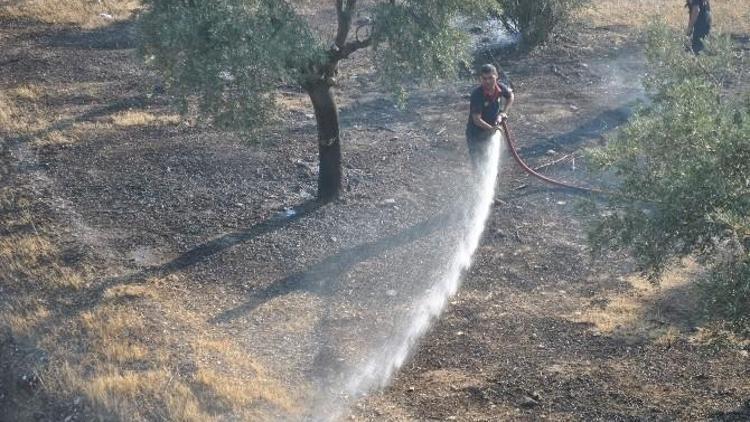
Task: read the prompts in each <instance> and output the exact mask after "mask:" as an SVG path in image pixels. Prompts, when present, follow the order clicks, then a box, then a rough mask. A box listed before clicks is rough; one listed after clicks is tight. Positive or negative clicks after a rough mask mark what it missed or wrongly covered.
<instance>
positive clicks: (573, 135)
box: [518, 102, 637, 158]
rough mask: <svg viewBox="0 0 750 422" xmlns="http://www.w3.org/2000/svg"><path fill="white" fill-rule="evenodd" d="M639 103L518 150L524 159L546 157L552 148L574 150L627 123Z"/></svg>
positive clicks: (624, 106) (608, 111)
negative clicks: (585, 142)
mask: <svg viewBox="0 0 750 422" xmlns="http://www.w3.org/2000/svg"><path fill="white" fill-rule="evenodd" d="M636 104H637V102H632V103H629V104H625V105H622V106H620V107H617V108H613V109H609V110H604V111H602V112H601V113H599V114H598V115H597V116H595V117H593V118H591V119H589V120H588V121H586V122H584V123H583V124H581V125H579V126H578V127H576V128H575V129H573V130H571V131H569V132H566V133H563V134H560V135H555V136H551V137H548V138H542V139H540V140H539V141H538V142H535V143H534V145H533V146H530V147H520V148H518V153H519V154H520V155H521V156H522V157H524V158H537V157H539V156H542V155H544V154H545V153H546V152H547V151H548V150H549V149H551V148H561V147H566V148H573V149H575V148H576V147H578V146H580V144H581V143H583V142H584V141H587V140H591V139H597V138H599V137H600V136H602V135H603V134H604V133H607V132H609V131H611V130H613V129H615V128H617V127H619V126H621V125H622V124H624V123H626V122H627V121H628V119H629V118H630V116H631V115H632V114H633V107H634V106H635V105H636Z"/></svg>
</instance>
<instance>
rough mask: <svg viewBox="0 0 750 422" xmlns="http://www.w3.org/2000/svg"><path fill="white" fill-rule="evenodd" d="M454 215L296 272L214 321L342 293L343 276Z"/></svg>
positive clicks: (443, 215)
mask: <svg viewBox="0 0 750 422" xmlns="http://www.w3.org/2000/svg"><path fill="white" fill-rule="evenodd" d="M452 216H453V213H452V212H451V211H449V212H445V213H441V214H437V215H435V216H433V217H431V218H429V219H427V220H425V221H422V222H421V223H418V224H415V225H413V226H411V227H409V228H407V229H405V230H402V231H401V232H399V233H397V234H394V235H391V236H387V237H383V238H380V239H378V240H375V241H372V242H367V243H362V244H360V245H357V246H355V247H353V248H349V249H346V250H344V251H341V252H339V253H336V254H334V255H331V256H329V257H328V258H326V259H324V260H322V261H320V262H318V263H316V264H314V265H312V266H311V267H309V268H308V269H307V270H305V271H299V272H296V273H294V274H291V275H288V276H286V277H284V278H282V279H279V280H277V281H275V282H273V283H271V284H270V285H269V286H267V287H265V288H263V289H262V290H260V291H258V292H256V293H254V294H253V295H252V296H251V297H250V298H249V300H248V301H247V302H245V303H244V304H242V305H240V306H237V307H235V308H232V309H230V310H227V311H225V312H223V313H222V314H220V315H218V316H217V317H215V318H214V319H213V321H212V322H228V321H231V320H233V319H236V318H238V317H241V316H242V315H245V314H248V313H250V312H252V311H253V310H254V309H255V308H257V307H258V306H260V305H262V304H263V303H265V302H267V301H270V300H272V299H274V298H276V297H280V296H284V295H287V294H289V293H291V292H294V291H309V292H312V293H315V294H318V295H321V296H327V295H331V294H333V293H334V292H336V291H337V290H338V287H339V280H340V279H341V277H342V276H343V275H344V274H346V273H347V271H349V270H350V269H351V268H352V267H354V266H355V265H357V264H359V263H361V262H364V261H366V260H368V259H370V258H373V257H376V256H378V255H381V254H382V253H383V252H385V251H388V250H390V249H394V248H398V247H400V246H404V245H406V244H409V243H412V242H414V241H416V240H418V239H420V238H423V237H425V236H428V235H429V234H431V233H433V232H435V231H437V230H439V229H442V228H445V227H446V225H448V224H449V223H450V221H451V218H452Z"/></svg>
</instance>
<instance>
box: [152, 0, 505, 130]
mask: <svg viewBox="0 0 750 422" xmlns="http://www.w3.org/2000/svg"><path fill="white" fill-rule="evenodd" d="M146 1H147V6H146V9H145V12H144V13H143V15H142V17H141V19H140V34H141V53H142V54H143V56H144V57H145V58H146V61H147V63H150V64H153V65H154V66H155V68H157V69H158V70H160V71H161V73H162V74H163V75H164V76H165V78H166V81H167V83H168V85H169V87H170V88H171V89H172V90H173V92H176V93H177V94H178V95H179V96H180V97H182V98H188V96H190V95H192V96H195V97H197V98H199V99H200V106H201V109H202V110H203V111H204V112H207V113H208V114H209V115H212V116H214V118H215V120H216V122H217V123H220V124H223V125H226V126H234V127H238V128H250V127H254V126H256V125H260V124H263V123H266V122H268V121H269V119H270V118H271V117H272V116H273V110H274V95H273V93H274V91H275V90H276V88H277V87H278V86H279V85H280V84H281V83H295V84H299V85H301V86H304V83H305V81H309V80H314V78H316V77H318V78H320V77H321V76H322V75H324V74H325V70H322V69H335V67H336V62H337V60H338V59H332V57H333V56H334V55H335V52H334V51H333V50H331V49H330V47H329V46H330V45H331V44H332V42H331V41H332V39H330V40H326V39H325V38H332V35H333V34H332V33H331V34H328V33H327V34H318V33H316V32H315V31H314V29H313V26H312V25H311V24H310V22H308V21H307V20H306V18H305V17H303V16H301V15H300V14H299V13H297V11H296V10H295V8H294V6H293V5H292V4H291V3H290V2H288V1H283V0H214V1H210V2H207V1H197V0H146ZM334 3H335V2H334V1H333V0H331V1H330V4H328V7H333V5H334ZM348 4H349V3H348V2H346V1H345V2H344V5H345V7H348V6H347V5H348ZM493 7H496V3H495V1H494V0H464V1H459V0H404V1H390V0H387V1H385V0H383V1H379V2H375V4H374V5H371V6H370V8H369V9H363V10H361V13H365V14H371V16H372V18H373V25H372V27H371V28H368V29H369V30H368V31H362V33H361V34H360V33H359V31H356V32H357V34H356V35H357V36H360V35H361V36H363V37H365V38H366V40H367V41H368V44H367V45H366V46H369V45H371V46H372V47H373V49H372V50H374V51H375V52H376V55H375V56H376V63H377V70H378V71H379V73H380V76H382V79H383V80H385V81H386V82H388V83H390V84H392V85H393V86H394V87H395V88H399V89H401V88H403V86H402V85H401V82H403V81H404V80H405V78H406V77H411V78H413V77H416V78H421V79H430V80H432V79H435V78H446V77H450V76H453V75H454V73H455V71H456V68H457V63H459V62H460V61H462V60H465V59H466V58H467V57H468V52H467V50H466V48H467V44H468V43H467V37H466V36H465V34H464V33H462V30H461V29H460V28H457V27H456V25H455V24H454V22H455V21H456V19H455V18H456V17H457V16H458V15H475V16H479V15H481V16H483V17H486V16H487V14H488V13H489V10H491V8H493ZM330 23H331V24H336V22H335V21H334V22H330ZM318 26H320V25H318ZM365 33H367V35H365ZM367 36H370V37H371V38H369V39H367ZM353 38H355V37H353V36H350V38H349V41H352V39H353ZM359 41H365V40H361V39H360V40H359ZM366 46H365V47H366ZM342 58H345V57H342ZM326 76H331V75H326ZM311 78H312V79H311Z"/></svg>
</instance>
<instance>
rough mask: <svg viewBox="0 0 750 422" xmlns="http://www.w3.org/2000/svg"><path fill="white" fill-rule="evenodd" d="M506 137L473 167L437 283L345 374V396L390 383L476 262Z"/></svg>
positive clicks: (324, 410) (328, 416) (495, 140)
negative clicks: (472, 177) (454, 237)
mask: <svg viewBox="0 0 750 422" xmlns="http://www.w3.org/2000/svg"><path fill="white" fill-rule="evenodd" d="M501 140H502V139H501V135H500V134H499V133H498V134H496V135H495V136H493V137H492V139H491V140H490V144H489V145H488V148H487V154H486V155H485V157H484V159H483V160H482V162H480V163H478V166H477V168H475V169H474V173H475V177H476V178H477V183H476V184H475V185H474V187H473V189H472V191H471V192H470V193H469V198H467V200H465V201H463V203H464V204H466V206H465V209H464V210H462V211H463V213H462V220H461V221H460V224H458V225H457V229H458V230H460V233H459V237H458V238H459V241H458V243H457V245H456V246H455V248H454V249H453V251H452V252H451V254H450V256H449V257H447V258H448V259H446V260H445V261H444V262H446V266H445V268H444V269H443V270H442V271H441V272H440V274H439V276H438V277H436V279H435V282H434V283H433V284H432V286H431V287H430V288H429V289H427V290H426V291H425V292H424V294H423V295H422V296H421V297H418V298H416V299H415V301H414V304H413V306H412V307H411V309H410V311H409V312H408V313H407V314H406V317H405V318H404V320H403V321H402V322H401V323H400V324H399V326H398V328H397V329H396V330H395V331H394V334H393V335H392V336H391V338H390V339H389V340H388V341H387V342H386V343H385V344H383V345H382V347H380V348H377V349H375V350H374V351H373V353H372V354H371V355H370V356H369V358H367V359H366V360H365V361H364V362H363V364H361V365H359V366H357V367H356V368H355V369H354V370H353V372H352V373H351V374H350V375H349V376H348V377H346V379H348V380H349V381H348V383H347V384H346V385H345V386H344V392H345V394H346V396H348V397H359V396H362V395H364V394H366V393H367V392H369V391H371V390H372V389H375V388H383V387H385V386H386V385H387V384H388V382H389V381H390V379H391V377H392V376H393V374H394V373H395V372H396V371H397V370H398V369H399V368H400V367H401V366H402V365H403V364H404V363H405V362H406V360H407V359H408V357H409V356H410V354H411V353H412V352H413V351H414V349H415V346H416V345H417V343H418V341H419V339H420V338H421V337H422V336H423V335H424V334H425V333H426V332H427V330H428V329H429V328H430V325H431V324H432V323H433V322H434V320H435V319H436V318H437V317H438V316H439V315H440V314H441V313H442V311H443V309H444V308H445V306H446V304H447V303H448V300H449V299H450V297H451V296H453V295H454V294H455V293H456V292H457V291H458V288H459V286H460V284H461V275H462V274H463V272H464V271H465V270H467V269H468V268H469V266H470V265H471V262H472V256H473V254H474V251H475V250H476V249H477V247H478V246H479V242H480V240H481V236H482V232H483V231H484V226H485V223H486V221H487V218H488V217H489V214H490V210H491V206H492V202H493V199H494V192H495V182H496V179H497V174H498V167H499V163H500V151H501ZM333 407H335V406H328V405H326V406H322V407H321V408H320V411H318V412H316V414H317V416H316V419H317V420H332V419H335V418H337V417H338V416H340V415H339V414H338V413H336V414H332V412H334V411H333V410H332V408H333Z"/></svg>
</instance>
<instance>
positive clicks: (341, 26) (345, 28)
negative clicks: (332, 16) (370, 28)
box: [334, 0, 357, 48]
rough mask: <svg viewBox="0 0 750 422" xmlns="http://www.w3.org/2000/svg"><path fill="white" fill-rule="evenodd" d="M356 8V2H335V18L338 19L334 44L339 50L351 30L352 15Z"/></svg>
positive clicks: (353, 0)
mask: <svg viewBox="0 0 750 422" xmlns="http://www.w3.org/2000/svg"><path fill="white" fill-rule="evenodd" d="M356 7H357V0H336V16H337V18H338V29H337V30H336V40H335V41H334V44H335V45H336V47H338V48H341V47H343V46H344V44H345V43H346V38H347V37H348V36H349V31H350V30H351V28H352V15H353V14H354V9H355V8H356Z"/></svg>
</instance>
